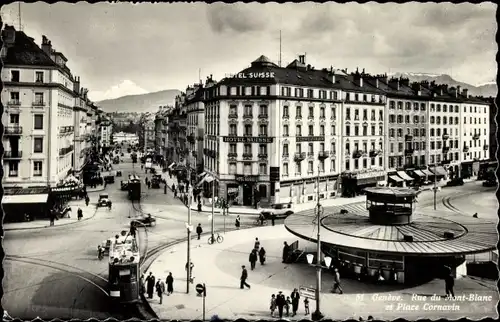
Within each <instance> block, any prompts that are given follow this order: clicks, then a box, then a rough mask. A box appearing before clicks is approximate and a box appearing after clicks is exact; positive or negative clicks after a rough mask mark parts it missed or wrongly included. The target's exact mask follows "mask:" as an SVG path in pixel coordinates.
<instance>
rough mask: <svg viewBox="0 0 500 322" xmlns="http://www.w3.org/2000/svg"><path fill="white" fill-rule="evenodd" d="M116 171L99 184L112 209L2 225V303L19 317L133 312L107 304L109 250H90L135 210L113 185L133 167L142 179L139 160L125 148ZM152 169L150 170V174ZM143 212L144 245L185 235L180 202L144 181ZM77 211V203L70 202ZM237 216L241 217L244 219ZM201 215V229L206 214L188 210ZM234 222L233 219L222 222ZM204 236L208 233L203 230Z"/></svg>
mask: <svg viewBox="0 0 500 322" xmlns="http://www.w3.org/2000/svg"><path fill="white" fill-rule="evenodd" d="M114 169H115V170H121V171H122V173H123V175H122V177H121V178H116V180H115V183H114V184H110V185H108V186H107V187H106V190H105V192H106V193H108V194H109V198H110V199H111V201H112V202H113V206H112V210H111V211H110V210H108V209H107V208H99V209H98V210H97V213H96V215H95V217H94V218H92V219H90V220H86V221H82V222H79V223H75V224H72V225H68V226H62V227H57V226H54V227H50V228H43V229H30V230H16V231H7V232H6V233H5V238H4V244H3V245H4V249H5V253H6V258H5V261H4V263H3V264H4V265H3V266H4V272H5V278H4V284H3V290H4V296H3V306H4V308H5V309H6V310H7V311H8V312H9V314H10V315H11V316H12V317H19V318H22V319H33V318H36V317H40V318H42V319H51V318H55V317H58V318H61V319H70V318H80V319H87V318H92V317H93V318H98V319H105V318H108V317H114V318H117V319H127V318H131V317H135V316H137V314H138V313H137V312H136V310H134V309H133V308H132V309H131V310H125V311H124V310H123V308H119V310H112V309H110V308H111V307H112V306H111V303H110V302H109V300H108V295H107V275H108V258H107V257H105V258H104V259H103V260H102V261H99V260H98V258H97V245H99V244H100V243H101V242H102V241H103V240H106V239H108V238H111V237H113V236H114V235H116V234H118V233H119V232H120V231H121V230H124V229H128V228H129V224H130V220H131V219H130V218H129V216H132V217H133V216H134V215H135V210H134V208H133V207H132V203H131V202H130V201H129V200H128V199H127V192H126V191H121V190H120V180H127V178H128V174H129V173H132V172H137V173H138V174H139V176H141V179H144V171H141V170H140V166H139V164H135V167H133V165H132V163H131V159H130V158H129V157H127V156H125V158H124V162H123V163H120V164H118V165H115V167H114ZM149 176H151V175H149ZM142 191H143V201H142V202H141V207H142V209H143V210H144V211H145V212H149V213H152V214H153V215H154V216H156V217H157V221H158V222H157V226H155V227H151V228H148V233H147V240H148V245H147V248H148V249H149V250H152V249H155V248H157V247H159V246H160V245H163V244H168V243H169V242H172V241H174V240H178V239H181V238H184V237H186V229H185V222H186V221H187V208H186V207H185V206H184V205H182V204H181V202H180V201H179V200H178V199H174V198H173V194H172V193H171V191H168V193H167V195H165V194H163V185H162V186H161V189H149V190H148V188H147V187H146V185H145V184H144V182H143V185H142ZM89 197H90V204H89V206H88V207H83V208H82V209H83V215H84V217H85V216H91V214H92V213H93V212H94V211H96V209H95V203H96V202H97V199H98V197H99V192H96V193H90V194H89ZM73 214H74V215H76V209H74V210H73ZM216 219H217V220H216V221H215V229H223V225H224V223H223V220H222V219H221V218H216ZM250 220H251V219H249V218H246V219H245V218H242V225H245V221H247V223H249V222H250ZM198 223H201V224H202V226H203V227H204V231H205V232H208V231H210V221H209V220H208V219H207V214H196V213H195V212H193V224H196V225H197V224H198ZM226 224H227V225H228V227H229V226H232V227H234V222H232V221H231V222H229V221H228V222H227V223H226ZM145 237H146V234H145V233H144V230H143V229H139V241H140V242H141V243H142V244H141V249H142V250H143V249H145V247H144V246H145V244H144V241H145V240H146V238H145ZM205 238H208V237H205Z"/></svg>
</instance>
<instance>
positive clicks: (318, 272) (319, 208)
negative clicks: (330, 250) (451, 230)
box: [306, 166, 332, 321]
mask: <svg viewBox="0 0 500 322" xmlns="http://www.w3.org/2000/svg"><path fill="white" fill-rule="evenodd" d="M319 175H320V167H319V166H318V177H317V179H316V181H317V186H316V190H317V191H316V192H317V204H316V214H317V217H316V224H317V229H318V234H317V249H316V264H313V259H314V255H313V254H308V255H307V256H306V258H307V262H308V263H309V265H312V266H314V267H316V294H315V297H316V311H315V312H314V313H313V314H312V315H311V318H312V319H313V321H318V320H321V319H322V318H323V314H322V313H321V310H320V296H321V269H323V268H325V269H329V268H330V264H331V262H332V259H331V257H328V256H327V257H325V264H326V266H323V265H321V235H320V229H321V215H322V214H323V213H324V210H323V207H322V206H321V203H320V191H319Z"/></svg>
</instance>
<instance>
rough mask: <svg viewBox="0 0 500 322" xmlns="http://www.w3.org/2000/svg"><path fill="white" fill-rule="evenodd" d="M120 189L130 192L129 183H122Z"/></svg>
mask: <svg viewBox="0 0 500 322" xmlns="http://www.w3.org/2000/svg"><path fill="white" fill-rule="evenodd" d="M120 189H121V190H122V191H127V190H128V181H123V180H122V181H120Z"/></svg>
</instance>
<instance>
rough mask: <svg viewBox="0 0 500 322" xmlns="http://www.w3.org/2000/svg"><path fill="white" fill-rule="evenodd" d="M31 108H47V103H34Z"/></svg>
mask: <svg viewBox="0 0 500 322" xmlns="http://www.w3.org/2000/svg"><path fill="white" fill-rule="evenodd" d="M31 106H33V107H44V106H45V102H41V101H40V102H33V103H32V104H31Z"/></svg>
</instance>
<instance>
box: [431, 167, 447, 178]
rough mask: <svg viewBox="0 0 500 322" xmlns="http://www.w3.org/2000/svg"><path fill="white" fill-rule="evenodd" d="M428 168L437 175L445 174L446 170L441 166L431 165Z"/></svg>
mask: <svg viewBox="0 0 500 322" xmlns="http://www.w3.org/2000/svg"><path fill="white" fill-rule="evenodd" d="M429 170H431V171H432V172H433V173H434V174H436V175H438V176H443V177H444V176H446V175H447V172H446V170H445V169H444V168H443V167H431V168H430V169H429Z"/></svg>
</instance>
